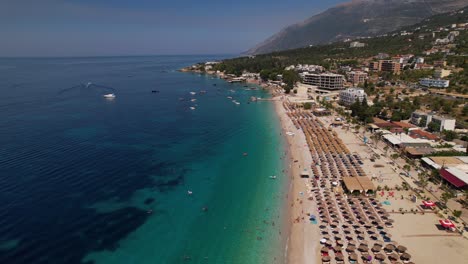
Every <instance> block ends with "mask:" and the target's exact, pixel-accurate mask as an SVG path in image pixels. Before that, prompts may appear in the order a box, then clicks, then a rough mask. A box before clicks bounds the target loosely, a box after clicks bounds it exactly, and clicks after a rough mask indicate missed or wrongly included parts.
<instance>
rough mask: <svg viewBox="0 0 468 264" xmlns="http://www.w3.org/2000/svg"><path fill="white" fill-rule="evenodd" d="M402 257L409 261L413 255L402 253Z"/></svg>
mask: <svg viewBox="0 0 468 264" xmlns="http://www.w3.org/2000/svg"><path fill="white" fill-rule="evenodd" d="M400 258H401V260H403V261H408V260H410V259H411V255H410V254H408V253H403V254H402V255H401V257H400Z"/></svg>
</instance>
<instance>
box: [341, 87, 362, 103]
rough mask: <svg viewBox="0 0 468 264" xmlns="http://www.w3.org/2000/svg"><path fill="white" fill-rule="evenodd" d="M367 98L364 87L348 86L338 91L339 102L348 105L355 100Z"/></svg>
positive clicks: (360, 100)
mask: <svg viewBox="0 0 468 264" xmlns="http://www.w3.org/2000/svg"><path fill="white" fill-rule="evenodd" d="M364 100H367V95H366V93H365V92H364V89H360V88H348V89H346V90H343V91H341V92H340V104H342V105H345V106H350V105H352V104H354V103H355V102H356V101H359V102H362V101H364Z"/></svg>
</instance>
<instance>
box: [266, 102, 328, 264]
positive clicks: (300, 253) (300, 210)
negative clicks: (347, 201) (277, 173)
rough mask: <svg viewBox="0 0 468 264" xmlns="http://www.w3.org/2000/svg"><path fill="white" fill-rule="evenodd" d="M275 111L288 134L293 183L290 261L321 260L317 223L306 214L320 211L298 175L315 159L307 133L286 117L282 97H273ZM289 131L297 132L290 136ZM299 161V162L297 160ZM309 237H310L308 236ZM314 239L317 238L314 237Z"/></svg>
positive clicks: (289, 211) (290, 199) (290, 205)
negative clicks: (310, 200) (312, 156)
mask: <svg viewBox="0 0 468 264" xmlns="http://www.w3.org/2000/svg"><path fill="white" fill-rule="evenodd" d="M274 104H275V110H276V113H277V114H278V117H279V119H280V122H281V126H282V133H283V135H285V137H286V140H287V144H288V145H289V147H288V150H287V151H288V153H287V158H288V159H290V160H289V164H290V165H289V167H288V170H289V171H288V176H289V177H290V185H289V190H288V201H289V202H288V204H289V205H288V207H289V208H288V215H287V216H286V219H287V220H286V221H287V226H289V229H288V230H287V232H288V233H289V237H288V240H287V245H286V250H287V251H286V261H287V263H319V260H320V258H319V256H318V252H319V247H320V244H319V243H318V238H319V236H320V233H319V231H320V230H319V229H318V226H316V225H312V224H310V222H309V219H308V216H307V215H306V213H312V212H315V211H317V207H316V206H315V204H313V203H310V202H306V199H305V196H304V195H301V193H302V194H305V193H306V184H307V179H301V178H299V177H298V175H299V173H300V172H301V170H303V169H304V166H308V164H311V162H312V159H311V156H310V153H309V151H308V147H307V142H306V139H305V136H304V133H303V132H302V131H301V130H298V129H296V127H295V126H294V124H293V122H292V121H291V119H290V118H289V117H288V116H287V114H286V110H285V109H284V107H283V105H282V104H283V101H282V100H281V97H275V98H274ZM287 132H293V133H294V135H292V136H288V135H287V134H286V133H287ZM296 160H297V162H295V161H296ZM306 238H307V239H306ZM313 238H315V239H313Z"/></svg>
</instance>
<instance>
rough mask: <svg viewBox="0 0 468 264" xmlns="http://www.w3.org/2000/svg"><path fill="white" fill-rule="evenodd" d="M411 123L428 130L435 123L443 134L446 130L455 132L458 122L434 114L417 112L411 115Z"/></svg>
mask: <svg viewBox="0 0 468 264" xmlns="http://www.w3.org/2000/svg"><path fill="white" fill-rule="evenodd" d="M410 122H411V123H412V124H414V125H416V126H420V127H423V128H427V126H428V125H429V124H430V123H431V122H434V123H436V124H437V126H438V127H439V128H440V129H439V132H442V131H444V130H447V131H454V130H455V123H456V120H455V119H453V118H446V117H442V116H438V115H435V114H432V113H423V112H418V111H417V112H413V113H412V114H411V120H410Z"/></svg>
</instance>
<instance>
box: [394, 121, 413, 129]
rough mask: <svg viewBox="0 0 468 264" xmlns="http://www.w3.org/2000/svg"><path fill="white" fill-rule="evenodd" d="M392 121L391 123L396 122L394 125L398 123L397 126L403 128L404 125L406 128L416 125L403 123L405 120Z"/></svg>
mask: <svg viewBox="0 0 468 264" xmlns="http://www.w3.org/2000/svg"><path fill="white" fill-rule="evenodd" d="M392 123H393V124H396V125H398V126H400V127H403V128H405V127H406V128H413V127H416V126H414V125H412V124H409V123H405V122H399V121H393V122H392Z"/></svg>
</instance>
